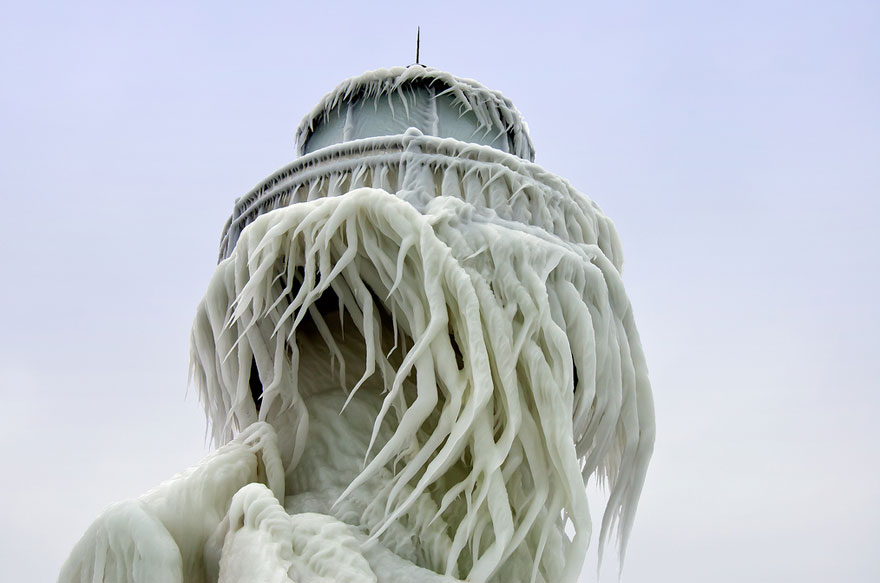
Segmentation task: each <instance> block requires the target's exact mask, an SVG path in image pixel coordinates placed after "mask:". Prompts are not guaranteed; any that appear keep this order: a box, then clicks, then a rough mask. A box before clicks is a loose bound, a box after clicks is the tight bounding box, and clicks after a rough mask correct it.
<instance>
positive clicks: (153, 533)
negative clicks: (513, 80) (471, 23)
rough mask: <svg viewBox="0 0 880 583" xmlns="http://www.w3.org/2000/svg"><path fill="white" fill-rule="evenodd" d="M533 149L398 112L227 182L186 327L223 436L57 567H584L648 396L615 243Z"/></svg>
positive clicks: (477, 573)
mask: <svg viewBox="0 0 880 583" xmlns="http://www.w3.org/2000/svg"><path fill="white" fill-rule="evenodd" d="M420 69H421V68H420V67H418V68H417V67H411V68H408V69H397V70H392V71H396V73H395V75H398V76H399V75H400V74H401V73H400V71H403V74H407V75H410V73H407V72H408V71H413V73H411V75H414V76H416V75H418V74H423V73H422V72H420ZM428 71H432V70H428ZM431 74H432V75H433V76H434V77H437V78H444V79H445V77H442V76H443V75H447V74H440V73H438V72H432V73H431ZM388 77H389V74H388V72H387V71H382V72H379V73H377V74H375V75H373V76H371V75H370V74H367V75H365V76H362V77H361V78H358V79H357V80H355V81H349V82H346V83H344V84H343V85H342V86H341V87H340V88H339V89H338V90H337V91H336V92H334V93H331V94H330V95H328V97H326V98H325V99H324V101H322V104H320V105H319V106H318V108H316V110H315V111H316V112H318V113H314V112H313V114H310V116H307V118H306V121H305V122H304V124H303V126H301V131H300V134H301V135H305V134H307V133H308V132H309V131H311V128H312V127H313V124H312V121H310V120H315V119H319V118H320V116H321V115H323V114H321V113H320V112H326V111H332V110H333V108H334V107H335V104H337V103H338V102H340V100H345V99H347V98H346V97H345V96H346V95H350V94H352V93H353V92H356V91H362V90H363V88H365V87H366V90H367V91H373V92H374V93H375V92H381V91H384V92H386V93H387V92H388V91H391V90H386V89H381V90H380V89H375V90H374V89H370V87H374V86H376V87H379V86H382V87H384V86H383V85H382V84H381V83H380V81H381V79H387V78H388ZM449 78H451V79H455V78H452V77H451V76H449ZM457 81H459V82H460V80H457ZM449 85H450V86H453V84H452V83H449ZM357 88H360V89H357ZM393 90H394V91H396V90H397V89H393ZM480 91H483V89H479V88H478V89H473V93H472V94H480ZM486 91H488V90H486ZM466 95H471V94H467V93H466ZM496 95H497V94H496ZM334 96H335V97H334ZM340 96H341V97H340ZM502 103H508V104H509V102H503V101H502ZM493 107H495V106H494V105H493ZM505 107H506V106H505ZM497 111H501V108H499V109H498V110H497ZM505 111H508V112H511V111H512V112H515V109H513V108H512V106H510V107H507V108H506V109H505ZM499 115H500V116H501V119H506V118H504V116H503V115H501V114H499ZM516 117H517V119H519V116H518V114H516ZM505 123H506V122H505ZM517 123H519V122H517ZM514 126H515V124H514ZM514 126H510V127H514ZM302 128H307V129H306V130H303V129H302ZM516 134H517V132H516V131H514V132H513V133H512V134H510V135H516ZM521 136H524V138H521V140H525V142H522V141H521V142H520V146H522V144H523V143H527V142H528V136H527V133H525V132H524V131H523V133H522V134H521ZM307 139H308V138H307V137H306V141H307ZM529 151H531V145H530V143H529ZM529 157H530V156H514V155H512V154H510V153H505V152H504V151H502V150H500V149H498V148H493V147H490V146H487V145H475V144H473V143H465V142H463V141H461V140H457V139H453V138H449V137H436V136H428V135H423V132H421V131H418V130H417V129H409V130H408V131H406V133H404V134H403V135H390V136H380V137H369V138H363V139H354V140H343V141H342V142H341V143H337V144H334V145H329V146H326V147H323V148H321V149H319V150H316V151H314V152H311V153H308V154H305V155H303V156H302V157H301V158H299V159H298V160H296V161H295V162H293V163H292V164H290V165H289V166H287V167H285V168H282V169H281V170H279V171H278V172H276V173H275V174H273V175H272V176H270V177H269V178H268V179H266V180H265V181H263V182H262V183H261V184H260V185H258V186H257V187H256V188H255V189H254V190H253V191H251V192H250V193H249V194H247V195H245V196H244V197H242V198H241V199H239V201H237V203H236V206H235V209H234V212H233V216H232V217H231V218H230V221H229V222H228V223H227V225H226V227H225V228H224V235H223V240H222V242H221V249H220V257H221V261H220V264H219V265H218V267H217V270H216V272H215V274H214V276H213V278H212V280H211V282H210V284H209V286H208V291H207V293H206V295H205V298H204V300H203V301H202V303H201V305H200V306H199V309H198V313H197V316H196V320H195V322H194V325H193V332H192V368H193V378H194V382H195V385H196V388H197V390H198V393H199V397H200V400H201V401H202V403H203V405H204V407H205V410H206V413H207V416H208V420H209V424H210V427H211V433H212V436H213V439H214V442H215V444H216V446H217V447H218V449H217V451H216V452H215V453H214V454H212V455H211V456H209V457H208V458H207V459H206V460H205V461H203V462H202V463H201V464H200V465H199V466H197V467H196V468H194V469H192V470H190V471H188V472H186V473H184V474H182V475H181V476H178V477H177V478H175V479H173V480H172V481H170V482H167V483H165V484H163V485H162V486H160V487H159V488H157V489H156V490H154V491H152V492H151V493H148V494H147V495H145V496H144V497H142V498H141V499H140V500H138V501H135V502H128V503H123V504H121V505H118V506H116V507H113V508H111V509H110V510H108V511H107V513H105V514H104V515H103V516H102V517H101V518H99V520H98V521H97V522H96V523H95V525H94V526H93V527H92V528H91V529H90V530H89V531H88V532H87V533H86V535H85V536H84V537H83V540H82V541H81V542H80V543H79V544H78V545H77V547H76V548H75V549H74V551H73V553H72V554H71V557H70V559H69V560H68V562H67V563H66V565H65V567H64V570H63V571H62V574H61V579H60V580H61V581H83V582H85V581H103V580H107V581H117V580H118V581H174V582H176V581H181V582H187V583H189V582H202V581H205V582H208V581H211V582H213V581H221V582H225V583H235V582H239V581H241V582H244V581H256V580H259V581H278V582H283V583H287V582H293V583H317V582H328V583H329V582H331V581H333V582H339V581H352V582H365V581H375V582H376V583H391V582H399V583H406V582H417V581H418V582H425V583H455V582H461V581H469V582H472V583H525V582H530V581H535V582H541V583H573V582H574V581H576V579H577V577H578V574H579V572H580V570H581V567H582V564H583V562H584V557H585V554H586V551H587V548H588V545H589V541H590V536H591V531H592V527H591V523H590V513H589V508H588V504H587V497H586V488H585V484H586V482H587V480H589V479H590V478H591V477H595V478H597V479H598V480H599V481H600V482H604V483H605V484H607V486H608V489H609V499H608V502H607V505H606V507H605V510H604V515H603V520H602V524H601V528H600V536H599V552H600V556H601V553H602V548H603V546H604V545H605V542H606V540H607V539H608V537H609V536H610V535H611V533H612V532H613V531H615V530H616V532H617V533H618V542H619V545H620V552H621V557H622V556H623V554H624V552H625V547H626V540H627V538H628V535H629V532H630V530H631V528H632V524H633V518H634V515H635V510H636V506H637V503H638V498H639V494H640V492H641V488H642V484H643V482H644V478H645V473H646V470H647V466H648V461H649V458H650V456H651V451H652V448H653V441H654V413H653V403H652V397H651V392H650V385H649V383H648V378H647V370H646V365H645V360H644V355H643V353H642V349H641V345H640V342H639V338H638V332H637V331H636V328H635V324H634V321H633V315H632V309H631V306H630V302H629V300H628V298H627V296H626V294H625V291H624V288H623V283H622V280H621V275H620V271H621V267H622V253H621V250H620V243H619V240H618V237H617V233H616V231H615V229H614V226H613V224H612V223H611V221H610V220H609V219H608V218H607V217H606V216H605V215H604V214H603V213H602V211H601V210H600V209H599V208H598V206H596V205H595V203H593V202H592V201H590V200H589V199H587V198H586V197H584V196H583V195H581V194H580V193H578V192H577V191H575V190H574V189H573V188H572V187H571V186H570V185H569V184H568V183H567V182H566V181H564V180H563V179H561V178H559V177H557V176H555V175H553V174H551V173H549V172H547V171H545V170H543V169H542V168H541V167H540V166H537V165H535V164H533V163H530V162H527V161H526V160H525V159H524V158H529ZM566 525H568V528H566ZM567 531H568V532H569V533H572V534H571V535H569V534H566V532H567ZM621 560H622V559H621ZM151 565H152V566H151ZM105 576H106V579H105Z"/></svg>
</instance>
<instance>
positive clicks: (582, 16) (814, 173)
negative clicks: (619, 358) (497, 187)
mask: <svg viewBox="0 0 880 583" xmlns="http://www.w3.org/2000/svg"><path fill="white" fill-rule="evenodd" d="M182 4H183V3H179V2H152V3H137V4H133V3H127V2H109V1H105V2H66V3H43V2H27V3H21V2H17V3H12V2H4V3H3V6H2V14H3V16H2V18H0V156H2V163H0V194H2V208H3V210H4V211H5V213H6V220H5V221H4V226H3V229H2V230H0V244H2V249H3V250H4V253H3V254H2V258H0V274H2V275H0V277H2V286H0V301H2V304H3V305H5V306H7V310H6V312H5V314H4V316H3V318H2V324H0V436H2V438H0V459H2V462H3V472H2V475H3V478H2V480H0V519H2V524H3V526H4V527H3V528H2V529H0V579H2V580H4V581H51V580H54V578H55V577H56V576H57V572H58V569H59V567H60V565H61V563H62V561H63V560H64V559H65V557H66V555H67V553H68V552H69V551H70V549H71V547H72V546H73V544H74V543H75V541H76V540H77V539H78V538H79V537H80V536H81V535H82V533H83V532H84V531H85V529H86V528H87V527H88V525H89V524H90V523H91V522H92V521H93V520H94V519H95V517H97V515H98V514H99V513H100V512H101V510H102V509H103V508H104V507H105V506H107V505H108V504H110V503H112V502H114V501H117V500H122V499H126V498H133V497H137V496H139V495H140V494H142V493H144V492H145V491H146V490H148V489H149V488H151V487H152V486H155V485H157V484H158V483H159V482H161V481H162V480H164V479H167V478H168V477H170V476H172V475H173V474H174V473H176V472H178V471H180V470H182V469H183V468H185V467H186V466H188V465H191V464H193V463H196V462H197V461H198V460H199V459H200V458H201V457H202V456H204V454H205V453H206V452H207V446H206V441H205V422H204V417H203V415H202V413H201V410H200V407H199V405H198V403H197V401H196V399H195V396H194V394H192V391H191V392H190V394H189V395H187V394H186V393H187V358H188V334H189V327H190V323H191V320H192V317H193V316H194V314H195V308H196V305H197V303H198V302H199V300H200V298H201V296H202V293H203V292H204V290H205V288H206V287H207V283H208V279H209V277H210V275H211V273H212V272H213V269H214V267H215V261H216V249H217V244H218V241H219V236H220V230H221V227H222V225H223V222H224V221H225V220H226V217H227V216H228V215H229V213H230V211H231V209H232V203H233V201H234V200H235V198H236V197H237V196H240V195H242V194H244V193H245V192H246V191H247V190H248V189H250V188H251V187H252V186H253V185H254V184H256V183H257V182H258V181H260V180H261V179H262V178H263V177H265V176H266V175H268V174H269V173H270V172H272V171H273V170H275V169H276V168H278V167H280V166H282V165H284V164H285V163H287V162H289V161H291V160H292V159H293V158H294V148H293V134H294V130H295V127H296V125H297V124H298V122H299V119H300V118H301V117H302V116H303V115H304V114H305V113H306V112H308V111H309V110H310V109H311V108H312V106H313V105H314V104H315V103H316V102H317V100H318V99H319V98H320V97H321V95H323V94H324V93H326V92H327V91H330V90H331V89H332V88H333V87H334V86H335V85H336V84H337V83H338V82H339V81H341V80H343V79H345V78H347V77H350V76H353V75H357V74H360V73H362V72H363V71H366V70H370V69H375V68H378V67H387V66H393V65H406V64H409V63H411V62H412V61H413V58H414V37H415V28H416V25H421V27H422V51H421V54H422V62H423V63H425V64H428V65H430V66H434V67H437V68H441V69H445V70H448V71H450V72H452V73H454V74H456V75H458V76H463V77H471V78H474V79H477V80H479V81H480V82H481V83H483V84H485V85H487V86H488V87H490V88H493V89H497V90H500V91H502V92H503V93H504V94H505V95H506V96H508V97H509V98H511V99H512V100H513V102H514V103H515V104H516V105H517V107H518V108H519V109H520V111H521V112H522V113H523V115H524V116H525V118H526V120H527V121H528V123H529V126H530V128H531V134H532V138H533V140H534V143H535V146H536V150H537V159H536V162H537V163H539V164H541V165H543V166H544V167H545V168H547V169H549V170H551V171H553V172H556V173H558V174H560V175H561V176H563V177H565V178H567V179H569V180H570V181H571V182H572V183H573V184H574V185H575V187H577V188H578V189H579V190H581V191H582V192H584V193H585V194H587V195H588V196H590V197H591V198H593V199H594V200H596V201H597V202H598V203H599V204H600V205H601V206H602V207H603V209H604V210H605V211H606V212H607V213H608V214H609V215H610V216H611V217H612V219H614V221H615V222H616V224H617V226H618V230H619V231H620V234H621V237H622V239H623V244H624V250H625V251H626V258H627V259H626V268H625V271H624V281H625V283H626V285H627V289H628V292H629V294H630V296H631V298H632V301H633V305H634V308H635V314H636V321H637V323H638V326H639V328H640V331H641V336H642V341H643V344H644V347H645V352H646V354H647V358H648V364H649V367H650V370H651V379H652V383H653V387H654V396H655V400H656V406H657V426H658V430H657V446H656V453H655V456H654V459H653V461H652V464H651V468H650V470H649V473H648V479H647V483H646V485H645V490H644V494H643V497H642V503H641V506H640V509H639V514H638V516H637V518H636V524H635V529H634V532H633V537H632V540H631V544H630V548H629V551H628V557H627V562H626V565H625V568H624V572H623V581H624V582H625V583H641V582H651V583H667V582H668V583H690V582H694V583H697V582H700V583H705V582H707V581H710V582H712V583H727V582H730V583H734V582H736V583H741V582H742V581H744V580H748V581H752V582H758V583H764V582H766V583H770V582H777V581H797V582H798V583H814V582H815V583H827V582H828V581H843V582H847V583H875V582H876V581H878V580H880V559H878V554H877V551H878V548H880V424H878V422H877V418H878V415H880V381H878V379H880V364H878V363H880V342H878V332H877V331H878V329H880V310H878V299H877V298H878V297H880V275H878V267H880V261H878V249H880V236H878V232H877V229H876V228H875V224H876V223H877V221H878V215H880V203H878V198H880V4H878V3H877V2H876V0H871V1H864V2H857V1H851V0H844V1H840V2H809V1H803V0H801V1H794V0H791V1H783V0H767V1H762V2H758V1H743V2H736V3H733V2H696V1H692V2H685V1H675V0H673V1H667V2H662V3H661V2H648V1H635V2H629V3H625V5H623V3H611V2H605V3H599V2H584V3H580V2H577V3H576V2H571V3H554V2H528V3H526V2H522V3H513V2H508V3H499V4H490V3H477V2H454V1H448V2H443V3H439V2H437V3H430V4H427V3H420V2H407V3H379V2H373V3H356V4H355V3H352V4H351V5H349V4H345V3H338V4H337V3H333V2H324V3H323V4H321V5H320V6H319V4H318V3H317V2H310V3H293V2H287V3H284V2H278V3H270V4H260V5H259V6H247V7H245V4H244V3H241V2H210V3H208V2H205V3H198V4H197V3H186V6H185V7H182ZM595 506H598V502H597V503H596V504H595ZM591 556H593V563H592V564H593V565H594V563H595V549H593V552H592V553H591ZM609 558H611V557H609ZM607 564H608V566H607V567H606V568H605V571H604V572H603V578H602V580H603V581H615V580H616V574H615V570H616V569H615V566H614V561H613V560H609V561H607ZM594 580H595V567H594V566H591V564H588V566H587V567H586V570H585V572H584V575H583V576H582V581H584V582H587V581H594Z"/></svg>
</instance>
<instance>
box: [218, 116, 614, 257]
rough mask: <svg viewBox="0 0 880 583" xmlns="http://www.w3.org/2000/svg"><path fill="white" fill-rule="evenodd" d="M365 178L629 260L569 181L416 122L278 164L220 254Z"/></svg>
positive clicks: (239, 210) (242, 208) (235, 220)
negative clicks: (255, 226)
mask: <svg viewBox="0 0 880 583" xmlns="http://www.w3.org/2000/svg"><path fill="white" fill-rule="evenodd" d="M362 186H369V187H372V188H381V189H383V190H386V191H387V192H389V193H392V194H400V193H402V192H403V191H410V192H409V193H407V194H406V196H405V198H406V199H407V200H408V201H410V202H412V203H414V204H416V205H417V206H421V204H420V202H419V201H421V203H425V202H426V200H427V199H429V198H432V197H435V196H453V197H456V198H460V199H462V200H464V201H466V202H468V203H470V204H472V205H473V206H474V207H476V208H477V209H481V210H484V211H486V212H492V213H495V214H497V215H498V217H499V218H501V219H503V220H508V221H513V222H517V223H521V224H523V225H528V226H531V227H535V228H537V229H541V230H543V231H546V232H548V233H551V234H553V235H555V236H557V237H559V238H560V239H561V240H563V241H566V242H568V243H573V244H581V243H586V244H594V245H598V246H599V248H600V249H601V250H602V252H603V253H604V254H605V255H606V256H607V257H608V258H609V259H611V261H612V262H613V263H614V265H615V267H617V269H618V270H619V269H621V266H622V263H623V253H622V251H621V247H620V241H619V239H618V236H617V232H616V231H615V229H614V226H613V224H612V222H611V220H610V219H609V218H608V217H606V216H605V214H604V213H603V212H602V211H601V209H599V207H598V205H597V204H596V203H594V202H593V201H591V200H590V199H588V198H587V197H585V196H584V195H582V194H581V193H580V192H578V191H577V190H575V189H574V188H573V187H572V186H571V185H570V184H569V183H568V181H566V180H564V179H563V178H560V177H559V176H557V175H555V174H552V173H551V172H548V171H547V170H544V169H543V168H542V167H540V166H538V165H537V164H533V163H530V162H526V161H525V160H523V159H521V158H518V157H516V156H512V155H510V154H505V153H504V152H501V151H499V150H497V149H495V148H492V147H488V146H479V145H475V144H468V143H464V142H460V141H458V140H455V139H452V138H436V137H433V136H425V135H421V133H420V132H418V131H416V130H409V131H408V132H407V133H406V134H404V135H396V136H385V137H379V138H368V139H362V140H356V141H351V142H344V143H341V144H336V145H334V146H328V147H326V148H322V149H320V150H318V151H316V152H312V153H311V154H306V155H304V156H302V157H300V158H298V159H297V160H295V161H294V162H292V163H290V164H288V165H287V166H285V167H283V168H281V169H279V170H278V171H276V172H275V173H273V174H272V175H271V176H269V177H268V178H266V179H265V180H263V181H262V182H261V183H259V184H258V185H257V186H256V187H255V188H254V189H253V190H251V191H250V192H249V193H247V194H246V195H244V196H242V197H241V198H239V199H238V200H237V201H236V204H235V207H234V210H233V213H232V216H231V217H230V218H229V220H228V221H227V223H226V225H225V226H224V228H223V236H222V239H221V242H220V257H219V260H221V261H222V260H223V259H225V258H226V257H228V256H229V255H230V253H231V252H232V249H233V248H234V247H235V243H236V242H237V241H238V237H239V235H240V234H241V231H242V230H243V229H244V228H245V227H246V226H247V225H248V224H249V223H251V222H252V221H253V220H254V219H255V218H256V217H258V216H259V215H261V214H264V213H267V212H269V211H271V210H274V209H276V208H281V207H285V206H288V205H291V204H295V203H298V202H305V201H310V200H315V199H318V198H324V197H328V196H337V195H340V194H344V193H345V192H348V191H350V190H352V189H354V188H359V187H362Z"/></svg>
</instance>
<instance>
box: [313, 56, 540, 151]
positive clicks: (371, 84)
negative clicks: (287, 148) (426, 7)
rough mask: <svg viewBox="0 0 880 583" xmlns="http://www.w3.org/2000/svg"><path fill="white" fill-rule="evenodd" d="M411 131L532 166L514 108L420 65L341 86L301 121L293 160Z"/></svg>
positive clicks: (481, 89)
mask: <svg viewBox="0 0 880 583" xmlns="http://www.w3.org/2000/svg"><path fill="white" fill-rule="evenodd" d="M410 127H414V128H416V129H418V130H420V131H421V132H422V133H423V134H426V135H431V136H436V137H441V138H444V137H448V138H456V139H457V140H460V141H463V142H471V143H477V144H483V145H487V146H491V147H493V148H495V149H498V150H501V151H502V152H507V153H510V154H513V155H515V156H518V157H520V158H523V159H524V160H529V161H534V160H535V150H534V147H533V146H532V141H531V138H530V137H529V132H528V127H527V126H526V124H525V122H524V121H523V119H522V116H521V115H520V113H519V111H518V110H517V109H516V107H515V106H514V105H513V102H511V101H510V100H509V99H508V98H506V97H504V96H503V95H502V94H501V93H499V92H498V91H493V90H491V89H488V88H486V87H484V86H483V85H481V84H480V83H478V82H476V81H474V80H472V79H462V78H459V77H456V76H454V75H451V74H450V73H447V72H445V71H440V70H437V69H432V68H430V67H424V66H421V65H411V66H409V67H394V68H391V69H377V70H375V71H369V72H367V73H364V74H363V75H360V76H358V77H353V78H351V79H348V80H346V81H343V82H342V83H340V84H339V86H338V87H337V88H336V89H334V90H333V91H331V92H330V93H328V94H327V95H325V96H324V97H323V98H322V99H321V101H320V102H319V103H318V104H317V105H316V106H315V108H314V109H313V110H312V111H311V112H310V113H309V114H308V115H306V116H305V118H303V121H302V123H301V124H300V126H299V129H298V130H297V133H296V144H297V154H298V155H300V156H302V155H304V154H307V153H309V152H313V151H315V150H318V149H320V148H324V147H326V146H329V145H332V144H336V143H341V142H347V141H351V140H357V139H362V138H369V137H378V136H387V135H394V134H402V133H404V132H405V131H406V130H407V129H408V128H410Z"/></svg>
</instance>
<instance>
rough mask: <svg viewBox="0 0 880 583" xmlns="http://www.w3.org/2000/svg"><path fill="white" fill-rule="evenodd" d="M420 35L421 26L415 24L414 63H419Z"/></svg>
mask: <svg viewBox="0 0 880 583" xmlns="http://www.w3.org/2000/svg"><path fill="white" fill-rule="evenodd" d="M421 35H422V27H421V26H417V27H416V65H418V64H420V63H419V40H420V37H421Z"/></svg>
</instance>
